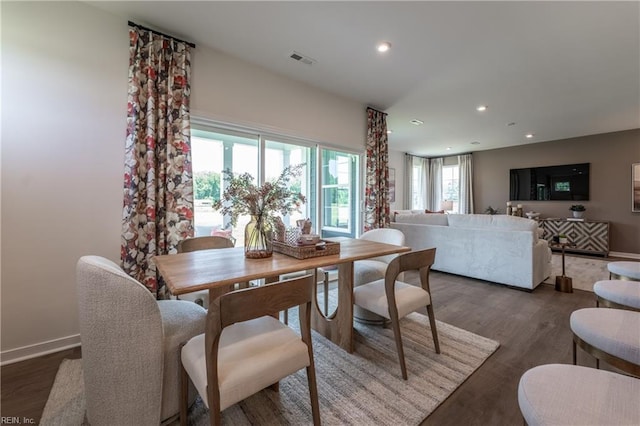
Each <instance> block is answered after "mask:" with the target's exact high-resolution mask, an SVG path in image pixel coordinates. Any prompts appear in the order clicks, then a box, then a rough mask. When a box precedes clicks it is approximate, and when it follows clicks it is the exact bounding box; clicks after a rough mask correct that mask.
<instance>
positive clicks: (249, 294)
mask: <svg viewBox="0 0 640 426" xmlns="http://www.w3.org/2000/svg"><path fill="white" fill-rule="evenodd" d="M315 286H316V283H315V279H314V276H313V275H305V276H303V277H300V278H295V279H291V280H285V281H279V282H276V283H272V284H267V285H264V286H260V287H250V288H245V289H241V290H236V291H233V292H230V293H227V294H223V295H222V296H220V297H218V298H217V299H216V300H215V301H212V302H211V304H210V305H209V312H208V314H207V325H206V331H205V348H206V349H205V350H206V352H205V355H206V361H207V364H206V365H207V383H208V384H209V386H208V387H207V392H208V399H209V415H210V416H211V420H212V424H219V420H220V406H219V404H220V390H219V384H218V383H219V382H218V368H217V366H218V346H219V343H220V336H221V334H222V330H223V329H224V328H225V327H228V326H230V325H232V324H235V323H237V322H242V321H248V320H251V319H255V318H260V317H263V316H267V315H277V314H278V312H280V311H282V310H286V309H289V308H292V307H295V306H298V307H299V315H298V317H299V320H300V334H301V337H302V341H303V342H304V343H305V344H306V345H307V349H308V355H309V362H310V365H309V367H307V378H308V381H309V393H310V396H311V407H312V413H313V422H314V425H319V424H320V408H319V402H318V393H317V386H316V376H315V367H314V360H313V348H312V343H311V301H312V298H313V297H315ZM209 367H215V368H209Z"/></svg>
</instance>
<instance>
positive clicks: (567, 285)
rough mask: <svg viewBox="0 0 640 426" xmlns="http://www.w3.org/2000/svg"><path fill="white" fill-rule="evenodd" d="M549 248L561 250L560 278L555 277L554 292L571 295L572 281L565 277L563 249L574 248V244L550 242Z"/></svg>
mask: <svg viewBox="0 0 640 426" xmlns="http://www.w3.org/2000/svg"><path fill="white" fill-rule="evenodd" d="M549 246H550V247H555V248H561V249H562V276H558V275H556V291H561V292H563V293H573V280H572V279H571V277H567V276H566V275H565V269H564V249H565V248H566V247H575V244H573V243H556V242H551V243H550V244H549Z"/></svg>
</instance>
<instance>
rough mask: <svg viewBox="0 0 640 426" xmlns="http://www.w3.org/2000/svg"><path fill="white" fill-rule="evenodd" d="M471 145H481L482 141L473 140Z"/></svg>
mask: <svg viewBox="0 0 640 426" xmlns="http://www.w3.org/2000/svg"><path fill="white" fill-rule="evenodd" d="M471 145H480V142H478V141H473V142H471Z"/></svg>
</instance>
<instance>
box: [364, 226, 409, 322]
mask: <svg viewBox="0 0 640 426" xmlns="http://www.w3.org/2000/svg"><path fill="white" fill-rule="evenodd" d="M359 239H361V240H366V241H375V242H378V243H385V244H393V245H396V246H403V245H404V243H405V237H404V233H402V231H400V230H398V229H393V228H379V229H372V230H370V231H367V232H364V233H363V234H362V235H360V237H359ZM396 256H397V254H390V255H387V256H380V257H374V258H371V259H364V260H358V261H356V262H354V263H353V286H354V287H357V286H359V285H361V284H364V283H369V282H371V281H375V280H378V279H382V278H384V276H385V273H386V271H387V266H388V265H389V262H391V260H392V259H394V258H395V257H396ZM400 279H402V277H400ZM353 316H354V318H355V319H356V320H357V321H360V322H363V323H368V324H384V322H385V320H384V318H382V317H381V316H379V315H376V314H374V313H372V312H369V311H367V310H364V309H362V308H361V307H359V306H355V307H354V311H353Z"/></svg>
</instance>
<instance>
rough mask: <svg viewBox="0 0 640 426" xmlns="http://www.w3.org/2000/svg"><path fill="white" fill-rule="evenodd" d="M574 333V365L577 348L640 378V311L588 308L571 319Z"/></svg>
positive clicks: (576, 312) (573, 314) (575, 313)
mask: <svg viewBox="0 0 640 426" xmlns="http://www.w3.org/2000/svg"><path fill="white" fill-rule="evenodd" d="M569 323H570V325H571V331H572V332H573V364H574V365H575V364H576V345H577V346H580V347H581V348H582V349H583V350H584V351H585V352H587V353H589V354H591V355H592V356H594V357H595V358H596V362H597V364H596V365H597V366H599V362H598V361H599V360H603V361H605V362H607V363H608V364H610V365H612V366H614V367H616V368H619V369H620V370H623V371H626V372H628V373H630V374H633V375H634V376H638V377H640V312H633V311H627V310H623V309H608V308H585V309H579V310H577V311H574V312H573V313H572V314H571V318H570V320H569Z"/></svg>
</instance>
